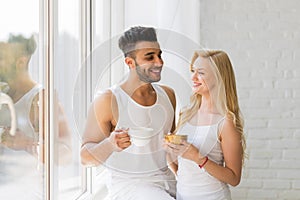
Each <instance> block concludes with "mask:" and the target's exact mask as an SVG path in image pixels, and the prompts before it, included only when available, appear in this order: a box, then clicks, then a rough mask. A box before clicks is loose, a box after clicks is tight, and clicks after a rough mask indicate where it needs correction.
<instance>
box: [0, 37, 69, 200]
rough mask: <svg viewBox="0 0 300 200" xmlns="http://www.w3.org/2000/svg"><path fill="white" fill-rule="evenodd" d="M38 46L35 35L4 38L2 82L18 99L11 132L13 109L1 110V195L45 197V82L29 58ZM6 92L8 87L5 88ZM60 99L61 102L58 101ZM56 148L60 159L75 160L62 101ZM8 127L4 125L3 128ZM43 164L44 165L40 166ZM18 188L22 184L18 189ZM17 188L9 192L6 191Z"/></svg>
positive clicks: (1, 44) (61, 161) (0, 65)
mask: <svg viewBox="0 0 300 200" xmlns="http://www.w3.org/2000/svg"><path fill="white" fill-rule="evenodd" d="M35 50H36V42H35V39H34V37H33V36H32V37H31V38H25V37H24V36H22V35H10V37H9V39H8V41H7V42H0V82H1V83H2V85H6V86H7V87H6V89H5V92H7V94H8V95H9V96H10V98H11V99H12V100H13V102H14V107H15V110H16V117H17V131H16V134H15V135H14V136H11V135H10V134H9V129H10V124H11V123H10V120H11V118H10V113H9V112H8V108H7V106H4V105H2V107H1V110H0V127H2V132H1V133H0V136H1V143H0V199H20V198H22V199H43V180H42V179H43V171H42V170H40V169H43V167H41V165H42V164H43V163H44V153H43V152H44V147H45V146H44V143H43V138H44V132H43V130H44V129H43V128H44V126H43V123H42V122H43V120H40V119H41V117H43V116H41V115H40V113H42V112H41V111H43V107H41V106H42V105H43V94H44V90H43V88H42V85H40V84H38V83H37V82H36V81H35V80H33V79H32V78H31V76H30V74H29V71H28V70H29V69H28V67H29V66H28V65H29V61H30V59H31V56H32V54H33V53H34V52H35ZM3 92H4V91H3ZM56 103H57V102H56ZM57 108H58V115H59V117H57V118H58V132H57V133H56V134H57V135H55V142H56V143H55V144H56V146H55V147H56V148H55V149H56V150H58V152H59V153H60V155H62V156H59V160H55V162H56V163H59V164H65V163H69V162H70V161H71V156H72V154H71V140H70V136H71V135H70V130H69V127H68V124H67V121H66V118H65V115H64V113H63V110H62V107H60V105H58V106H57ZM3 127H4V128H3ZM38 166H40V168H39V167H38ZM15 188H18V189H17V190H15ZM9 190H11V191H14V192H5V191H9Z"/></svg>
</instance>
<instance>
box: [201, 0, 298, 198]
mask: <svg viewBox="0 0 300 200" xmlns="http://www.w3.org/2000/svg"><path fill="white" fill-rule="evenodd" d="M200 5H201V10H200V13H201V18H200V19H201V20H200V21H201V24H200V26H201V32H200V33H201V44H202V45H203V46H204V47H206V48H217V49H223V50H225V51H226V52H228V54H229V56H230V57H231V60H232V62H233V65H234V68H235V72H236V78H237V86H238V94H239V98H240V106H241V109H242V111H243V114H244V117H245V134H246V138H247V145H248V147H247V152H248V154H249V159H248V160H247V161H246V164H245V168H244V170H243V177H242V182H241V184H240V185H239V186H237V187H235V188H232V196H233V199H299V198H300V173H299V169H300V125H299V123H300V66H299V65H300V20H299V19H300V1H299V0H247V1H242V0H214V1H212V0H200Z"/></svg>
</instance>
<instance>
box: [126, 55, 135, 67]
mask: <svg viewBox="0 0 300 200" xmlns="http://www.w3.org/2000/svg"><path fill="white" fill-rule="evenodd" d="M125 63H126V64H127V65H128V67H129V68H130V69H134V68H135V60H134V59H133V58H131V57H126V58H125Z"/></svg>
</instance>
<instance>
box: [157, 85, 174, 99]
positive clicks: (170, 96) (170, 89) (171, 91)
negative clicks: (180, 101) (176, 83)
mask: <svg viewBox="0 0 300 200" xmlns="http://www.w3.org/2000/svg"><path fill="white" fill-rule="evenodd" d="M159 86H160V87H161V88H163V89H164V91H165V92H166V93H167V94H168V96H169V98H174V99H175V92H174V90H173V89H172V88H171V87H169V86H166V85H159Z"/></svg>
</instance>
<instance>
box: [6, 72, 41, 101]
mask: <svg viewBox="0 0 300 200" xmlns="http://www.w3.org/2000/svg"><path fill="white" fill-rule="evenodd" d="M8 85H9V91H8V95H9V96H10V97H11V98H12V99H13V101H14V102H16V101H18V100H19V99H20V98H21V97H22V96H24V95H25V94H26V93H27V92H28V91H29V90H31V89H32V88H33V87H34V86H35V85H36V82H35V81H33V80H32V79H31V78H30V76H29V75H23V76H18V77H16V78H15V79H14V80H11V81H9V82H8Z"/></svg>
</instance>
